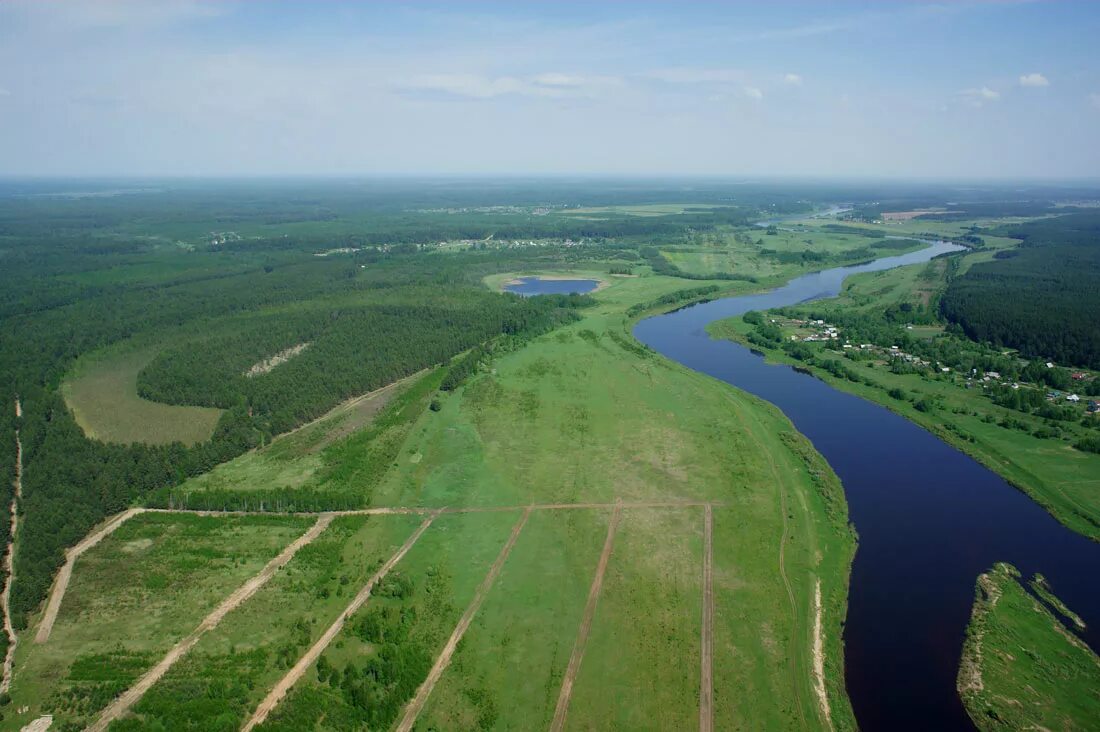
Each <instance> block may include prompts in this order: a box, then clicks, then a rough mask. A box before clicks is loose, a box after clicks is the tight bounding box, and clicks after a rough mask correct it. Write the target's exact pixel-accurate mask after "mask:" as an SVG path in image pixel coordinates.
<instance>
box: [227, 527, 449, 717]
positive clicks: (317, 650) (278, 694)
mask: <svg viewBox="0 0 1100 732" xmlns="http://www.w3.org/2000/svg"><path fill="white" fill-rule="evenodd" d="M439 513H440V512H439V511H438V510H436V511H434V512H433V513H431V514H430V515H429V516H428V517H427V518H426V519H424V521H423V522H422V523H421V524H420V526H418V527H417V529H416V531H414V532H413V533H412V534H411V535H410V536H409V538H408V539H406V540H405V543H404V544H402V545H401V548H400V549H398V550H397V551H396V552H394V554H393V556H391V557H390V558H389V559H388V560H386V563H385V564H383V565H382V566H381V567H380V568H379V569H378V571H377V572H375V573H374V574H373V575H372V576H371V578H370V579H369V580H367V583H366V584H365V585H363V587H362V589H360V590H359V592H358V593H357V594H356V595H355V597H354V598H352V600H351V602H349V603H348V605H347V607H345V608H344V611H343V612H342V613H340V615H339V616H338V617H337V618H336V620H334V621H333V623H332V625H330V626H329V627H328V629H327V630H325V632H324V633H323V634H322V635H321V637H320V638H318V639H317V642H316V643H314V644H313V645H312V646H310V647H309V650H307V651H306V652H305V653H303V654H302V657H301V658H299V659H298V662H297V663H295V664H294V667H293V668H291V669H290V670H289V671H287V672H286V675H284V676H283V678H281V679H279V681H278V683H276V684H275V686H274V687H272V689H271V691H270V692H268V694H267V696H265V697H264V699H263V701H261V702H260V704H259V706H257V707H256V711H254V712H253V713H252V716H251V717H249V719H248V721H247V722H246V723H245V725H244V727H242V728H241V729H242V730H243V732H249V730H251V729H252V728H254V727H255V726H256V725H259V724H262V723H263V721H264V720H265V719H267V715H269V714H270V713H271V712H272V710H274V709H275V707H276V706H278V704H279V702H280V701H282V699H283V697H284V696H286V694H287V692H289V691H290V690H291V688H293V687H294V684H296V683H297V682H298V680H299V679H300V678H301V677H302V676H303V675H304V674H305V672H306V671H308V670H309V668H310V666H312V665H313V664H314V663H316V662H317V659H318V658H320V657H321V654H322V653H324V651H325V649H326V648H328V646H329V644H330V643H332V641H333V639H334V638H336V636H337V635H338V634H339V633H340V631H341V630H342V629H343V627H344V623H345V622H347V619H348V618H350V617H351V616H352V615H354V614H355V613H356V612H357V611H358V610H359V608H361V607H362V606H363V605H364V604H365V603H366V601H367V600H368V599H370V596H371V592H372V591H373V590H374V587H375V585H377V584H378V583H379V582H381V581H382V578H384V577H385V576H386V575H387V574H389V571H390V570H391V569H393V567H394V565H396V564H397V563H398V562H399V561H401V558H402V557H404V556H405V554H407V553H408V551H409V550H410V549H412V547H413V544H415V543H416V542H417V540H418V539H419V538H420V537H421V535H422V534H423V533H424V532H425V531H427V530H428V527H429V526H431V525H432V522H433V521H434V520H435V517H436V516H438V515H439Z"/></svg>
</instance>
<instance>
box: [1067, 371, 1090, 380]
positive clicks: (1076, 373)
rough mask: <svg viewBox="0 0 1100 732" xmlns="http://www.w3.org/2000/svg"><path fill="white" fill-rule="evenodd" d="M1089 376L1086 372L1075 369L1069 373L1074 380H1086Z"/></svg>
mask: <svg viewBox="0 0 1100 732" xmlns="http://www.w3.org/2000/svg"><path fill="white" fill-rule="evenodd" d="M1088 377H1089V375H1088V374H1086V373H1085V372H1084V371H1074V372H1073V373H1072V374H1070V375H1069V378H1071V379H1073V380H1074V381H1084V380H1085V379H1087V378H1088Z"/></svg>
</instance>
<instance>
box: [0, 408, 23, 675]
mask: <svg viewBox="0 0 1100 732" xmlns="http://www.w3.org/2000/svg"><path fill="white" fill-rule="evenodd" d="M22 414H23V406H22V405H21V404H20V403H19V399H18V398H16V400H15V416H16V417H19V416H21V415H22ZM22 497H23V443H22V442H21V441H20V439H19V430H16V431H15V481H14V482H13V483H12V491H11V506H10V508H9V513H10V515H11V523H10V524H9V536H8V546H7V549H6V550H5V551H4V574H5V577H4V591H3V593H0V610H2V611H3V614H4V632H5V633H6V634H7V636H8V649H7V652H6V653H5V654H4V672H3V676H2V677H0V692H6V691H7V690H8V689H10V688H11V668H12V663H14V661H15V646H16V645H17V644H18V642H19V638H18V637H16V635H15V626H13V625H12V622H11V585H12V582H14V581H15V538H16V535H17V534H18V533H19V499H21V498H22Z"/></svg>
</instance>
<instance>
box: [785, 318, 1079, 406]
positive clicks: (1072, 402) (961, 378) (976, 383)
mask: <svg viewBox="0 0 1100 732" xmlns="http://www.w3.org/2000/svg"><path fill="white" fill-rule="evenodd" d="M768 322H770V323H771V324H772V325H774V326H776V327H778V328H779V329H781V330H782V332H783V333H784V335H785V339H786V340H787V341H789V342H792V343H808V344H809V343H819V344H822V346H823V347H824V348H825V350H829V351H832V352H834V353H837V354H839V355H844V356H846V357H848V358H849V359H850V360H854V361H869V362H870V363H872V364H873V365H874V366H890V367H892V368H893V367H895V366H896V365H897V364H905V366H906V368H907V370H911V371H912V372H913V373H918V374H921V375H922V376H931V377H934V378H937V379H940V380H949V381H951V382H953V383H955V384H957V385H959V386H961V387H963V388H966V389H972V388H975V387H981V388H982V389H985V390H987V391H990V390H992V389H994V388H995V387H998V386H1000V387H1007V388H1010V389H1013V390H1020V389H1034V390H1038V391H1045V399H1046V401H1047V402H1050V403H1053V404H1057V405H1059V406H1063V407H1070V408H1072V407H1083V408H1084V410H1083V413H1084V414H1085V415H1092V416H1094V417H1097V418H1098V419H1100V397H1096V396H1093V397H1089V396H1087V395H1084V394H1082V393H1080V392H1083V391H1085V387H1087V386H1089V385H1095V384H1097V383H1098V382H1097V379H1098V376H1097V374H1093V373H1090V372H1088V371H1085V370H1074V371H1072V372H1071V373H1070V375H1069V378H1070V380H1071V383H1072V386H1073V387H1076V389H1070V390H1063V389H1052V388H1048V387H1046V386H1045V385H1043V384H1036V383H1030V382H1027V381H1024V380H1022V379H1008V378H1006V377H1003V376H1002V374H1001V373H1000V372H998V371H992V370H985V371H983V370H980V369H978V368H971V369H970V370H969V371H968V372H965V373H960V372H959V371H957V370H956V368H955V366H953V365H951V364H947V363H943V362H940V361H930V360H928V359H926V358H923V357H922V356H920V355H917V354H913V353H907V352H906V351H905V350H903V348H902V347H901V346H898V345H889V346H883V345H878V344H875V343H853V342H852V341H851V340H849V339H848V338H847V337H845V336H844V334H843V332H842V331H841V329H840V327H839V326H837V325H833V324H831V323H828V322H826V321H825V320H823V319H820V318H817V319H801V318H794V317H776V318H769V321H768ZM904 328H905V329H906V330H907V331H914V329H917V330H918V332H920V333H921V334H922V335H924V336H925V337H926V338H928V339H929V340H930V339H931V338H934V337H936V336H937V335H939V334H941V333H942V332H943V329H942V328H939V327H938V326H915V325H913V324H906V325H905V326H904ZM792 331H793V332H792ZM856 354H858V355H856ZM1003 355H1005V356H1011V355H1012V352H1011V351H1006V352H1004V353H1003ZM1019 364H1020V365H1021V366H1024V365H1026V364H1027V361H1026V360H1025V359H1019ZM1044 365H1045V366H1046V368H1048V369H1055V368H1057V367H1058V366H1057V364H1055V363H1054V362H1052V361H1047V362H1045V364H1044ZM1093 391H1095V389H1093Z"/></svg>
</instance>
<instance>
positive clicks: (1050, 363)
mask: <svg viewBox="0 0 1100 732" xmlns="http://www.w3.org/2000/svg"><path fill="white" fill-rule="evenodd" d="M1047 368H1048V369H1052V368H1054V362H1053V361H1047Z"/></svg>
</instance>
